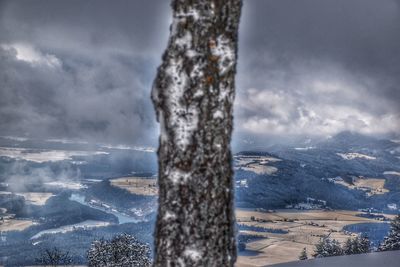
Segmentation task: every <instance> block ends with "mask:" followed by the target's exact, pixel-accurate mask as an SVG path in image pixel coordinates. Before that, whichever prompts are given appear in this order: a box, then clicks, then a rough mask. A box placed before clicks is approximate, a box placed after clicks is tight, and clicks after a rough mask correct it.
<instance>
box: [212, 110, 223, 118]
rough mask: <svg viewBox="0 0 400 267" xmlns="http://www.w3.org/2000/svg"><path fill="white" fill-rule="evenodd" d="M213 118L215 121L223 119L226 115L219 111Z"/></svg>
mask: <svg viewBox="0 0 400 267" xmlns="http://www.w3.org/2000/svg"><path fill="white" fill-rule="evenodd" d="M213 118H214V119H223V118H224V113H223V112H222V111H221V110H217V111H215V112H214V115H213Z"/></svg>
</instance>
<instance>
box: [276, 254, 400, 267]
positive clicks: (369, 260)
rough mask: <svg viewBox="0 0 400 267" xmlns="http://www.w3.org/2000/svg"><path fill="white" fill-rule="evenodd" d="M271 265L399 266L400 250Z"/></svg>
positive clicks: (320, 266)
mask: <svg viewBox="0 0 400 267" xmlns="http://www.w3.org/2000/svg"><path fill="white" fill-rule="evenodd" d="M270 266H271V267H338V266H340V267H398V266H400V251H389V252H376V253H369V254H362V255H351V256H340V257H329V258H322V259H313V260H306V261H298V262H291V263H284V264H277V265H270Z"/></svg>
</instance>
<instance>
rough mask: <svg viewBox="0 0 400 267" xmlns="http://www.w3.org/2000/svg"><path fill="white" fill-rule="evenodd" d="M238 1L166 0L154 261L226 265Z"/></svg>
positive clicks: (231, 240) (156, 98)
mask: <svg viewBox="0 0 400 267" xmlns="http://www.w3.org/2000/svg"><path fill="white" fill-rule="evenodd" d="M241 5H242V1H241V0H224V1H222V0H204V1H189V0H173V1H172V9H173V21H172V25H171V32H170V39H169V42H168V47H167V49H166V51H165V53H164V55H163V62H162V64H161V66H160V67H159V69H158V72H157V77H156V79H155V81H154V85H153V89H152V100H153V103H154V106H155V109H156V115H157V119H158V121H159V122H160V128H161V134H160V139H159V141H160V146H159V150H158V158H159V188H160V190H159V208H158V217H157V222H156V231H155V260H154V266H211V267H212V266H233V264H234V262H235V261H236V248H235V229H234V225H235V220H234V209H233V181H232V179H233V177H232V176H233V171H232V166H231V161H232V158H231V152H230V141H231V133H232V127H233V125H232V121H233V109H232V106H233V101H234V93H235V92H234V88H235V80H234V78H235V72H236V61H237V43H238V40H237V38H238V25H239V19H240V12H241Z"/></svg>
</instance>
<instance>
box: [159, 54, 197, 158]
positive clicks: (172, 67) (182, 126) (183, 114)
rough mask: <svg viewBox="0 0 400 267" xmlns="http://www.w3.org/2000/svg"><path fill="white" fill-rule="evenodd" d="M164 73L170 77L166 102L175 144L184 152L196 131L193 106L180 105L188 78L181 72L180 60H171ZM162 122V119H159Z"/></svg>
mask: <svg viewBox="0 0 400 267" xmlns="http://www.w3.org/2000/svg"><path fill="white" fill-rule="evenodd" d="M169 63H170V64H169V66H168V68H167V69H166V73H167V74H168V75H169V76H170V77H171V84H170V86H169V88H168V92H169V94H168V100H169V102H170V103H169V104H170V105H169V106H170V107H171V117H170V123H171V125H170V126H172V127H171V128H172V129H174V137H175V143H176V144H177V145H178V147H179V148H181V149H182V150H185V149H186V147H187V146H188V145H189V143H190V139H191V138H192V136H193V133H194V132H195V131H196V130H197V124H198V116H199V115H198V112H197V109H196V107H194V106H186V105H185V104H183V103H182V99H183V95H184V93H185V89H186V88H187V85H188V82H189V78H188V76H187V75H186V73H185V72H184V71H182V65H183V63H182V59H178V60H174V59H171V60H170V62H169ZM161 120H162V119H161Z"/></svg>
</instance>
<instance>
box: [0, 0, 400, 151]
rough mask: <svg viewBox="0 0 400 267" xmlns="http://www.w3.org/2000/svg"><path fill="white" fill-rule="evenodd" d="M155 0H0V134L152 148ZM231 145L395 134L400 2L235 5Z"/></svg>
mask: <svg viewBox="0 0 400 267" xmlns="http://www.w3.org/2000/svg"><path fill="white" fill-rule="evenodd" d="M169 22H170V8H169V1H167V0H136V1H135V0H124V1H122V0H113V1H101V0H86V1H78V0H48V1H44V0H35V1H30V0H10V1H2V0H0V135H2V136H25V137H33V138H41V139H47V138H58V139H79V140H86V141H90V142H101V143H113V144H136V145H141V144H142V145H143V144H145V145H154V144H155V143H156V139H157V133H158V125H157V124H156V123H155V118H154V113H153V107H152V104H151V102H150V99H149V96H150V88H151V84H152V82H153V77H154V75H155V71H156V68H157V66H158V65H159V64H160V62H161V54H162V52H163V50H164V48H165V47H166V42H167V38H168V31H169ZM239 51H240V54H239V68H238V75H237V96H236V106H235V113H236V116H235V126H236V127H235V139H234V141H235V142H237V143H240V142H242V140H243V139H246V140H260V139H261V140H264V139H265V140H268V139H271V140H272V139H273V138H277V137H278V138H284V137H292V136H314V135H321V136H329V135H334V134H335V133H338V132H340V131H343V130H352V131H359V132H361V133H366V134H374V135H385V134H389V135H391V134H397V133H399V129H400V104H399V103H400V88H399V87H400V1H398V0H379V1H377V0H296V1H293V0H245V1H244V10H243V16H242V24H241V30H240V44H239Z"/></svg>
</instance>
